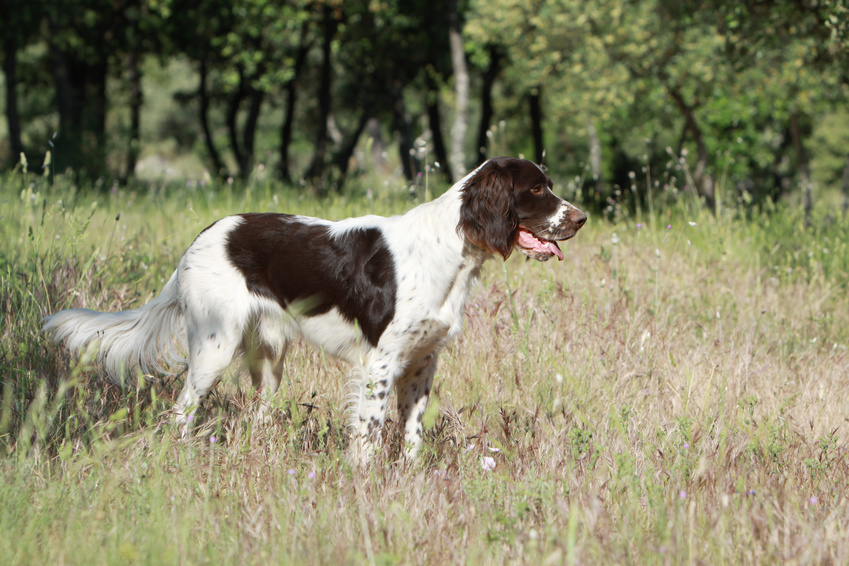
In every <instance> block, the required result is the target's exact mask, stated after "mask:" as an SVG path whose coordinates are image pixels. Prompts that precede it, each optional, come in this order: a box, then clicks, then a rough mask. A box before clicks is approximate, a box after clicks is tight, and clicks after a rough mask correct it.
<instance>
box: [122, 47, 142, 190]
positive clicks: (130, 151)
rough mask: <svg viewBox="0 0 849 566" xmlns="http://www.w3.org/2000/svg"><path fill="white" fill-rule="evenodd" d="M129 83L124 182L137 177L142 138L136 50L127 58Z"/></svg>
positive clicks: (139, 84)
mask: <svg viewBox="0 0 849 566" xmlns="http://www.w3.org/2000/svg"><path fill="white" fill-rule="evenodd" d="M127 71H128V72H127V75H128V76H127V82H128V83H129V87H130V143H129V147H128V148H127V164H126V168H125V169H124V178H123V182H124V183H126V182H127V181H128V180H129V179H131V178H133V177H134V176H135V172H136V163H137V161H138V156H139V139H140V136H141V107H142V103H143V102H144V93H143V92H142V84H141V69H140V68H139V54H138V51H137V50H136V49H135V47H134V48H133V49H131V50H130V53H129V55H128V57H127Z"/></svg>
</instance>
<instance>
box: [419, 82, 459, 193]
mask: <svg viewBox="0 0 849 566" xmlns="http://www.w3.org/2000/svg"><path fill="white" fill-rule="evenodd" d="M426 82H427V92H426V93H425V96H426V97H427V121H428V125H429V127H430V136H431V139H432V140H433V153H434V154H435V156H436V162H437V163H439V170H440V171H441V172H442V175H443V177H445V180H446V181H448V182H449V183H450V182H451V181H453V180H454V177H453V175H452V174H451V163H449V161H448V151H447V150H446V148H445V138H443V137H442V118H441V113H440V111H439V87H438V86H437V84H436V81H435V80H434V78H433V76H431V74H430V73H427V79H426Z"/></svg>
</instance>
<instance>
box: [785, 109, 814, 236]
mask: <svg viewBox="0 0 849 566" xmlns="http://www.w3.org/2000/svg"><path fill="white" fill-rule="evenodd" d="M790 136H791V137H792V138H793V148H794V149H795V150H796V159H797V160H798V162H799V165H798V166H799V180H800V181H801V183H802V206H803V207H804V209H805V226H810V225H811V211H812V210H813V208H814V195H813V185H812V183H811V169H810V164H809V162H808V152H807V151H806V150H805V142H804V140H803V139H802V132H801V127H800V125H799V113H798V112H793V113H792V114H790Z"/></svg>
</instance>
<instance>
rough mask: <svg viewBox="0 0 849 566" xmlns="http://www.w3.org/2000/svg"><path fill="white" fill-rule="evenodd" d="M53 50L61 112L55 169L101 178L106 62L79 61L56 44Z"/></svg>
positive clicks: (55, 81) (104, 124) (53, 45)
mask: <svg viewBox="0 0 849 566" xmlns="http://www.w3.org/2000/svg"><path fill="white" fill-rule="evenodd" d="M52 28H53V26H51V29H52ZM50 52H51V60H52V67H53V81H54V84H55V93H56V108H57V110H58V113H59V132H58V135H57V137H56V141H55V143H54V162H55V163H56V168H57V169H58V170H60V171H62V170H64V169H66V168H71V169H73V170H74V171H75V173H76V174H78V175H82V176H84V177H89V178H96V177H99V176H101V175H102V174H103V172H104V169H105V161H104V158H105V151H104V142H105V136H106V72H107V64H106V61H105V60H102V59H93V60H85V61H83V60H80V59H78V58H76V57H75V56H74V55H73V54H72V53H70V52H68V51H65V50H64V49H61V48H59V47H58V46H57V45H56V44H54V43H51V44H50Z"/></svg>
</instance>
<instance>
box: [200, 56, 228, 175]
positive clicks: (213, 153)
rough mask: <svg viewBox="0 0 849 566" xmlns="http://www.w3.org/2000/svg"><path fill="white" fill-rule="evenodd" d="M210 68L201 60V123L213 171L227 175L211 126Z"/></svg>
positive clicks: (216, 173) (215, 173)
mask: <svg viewBox="0 0 849 566" xmlns="http://www.w3.org/2000/svg"><path fill="white" fill-rule="evenodd" d="M208 73H209V69H208V68H207V66H206V60H205V59H201V61H200V83H199V85H198V96H199V97H200V125H201V131H202V132H203V142H204V144H205V145H206V151H207V152H208V153H209V160H210V161H212V168H213V170H214V171H213V173H214V175H215V176H216V177H221V176H225V177H226V176H227V171H225V169H224V164H223V163H222V162H221V156H220V154H219V153H218V149H217V148H216V147H215V140H214V139H213V137H212V131H211V129H210V127H209V104H210V100H209V92H207V90H206V79H207V75H208Z"/></svg>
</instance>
